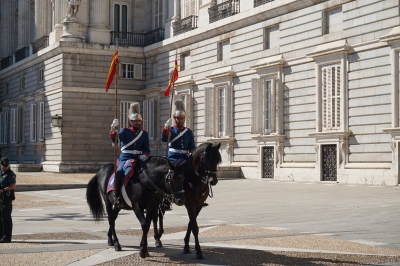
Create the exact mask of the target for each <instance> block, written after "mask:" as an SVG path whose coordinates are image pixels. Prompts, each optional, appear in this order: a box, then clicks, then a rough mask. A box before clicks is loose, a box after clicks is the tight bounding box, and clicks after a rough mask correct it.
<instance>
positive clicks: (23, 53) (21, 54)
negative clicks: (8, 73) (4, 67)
mask: <svg viewBox="0 0 400 266" xmlns="http://www.w3.org/2000/svg"><path fill="white" fill-rule="evenodd" d="M28 56H29V47H23V48H21V49H19V50H18V51H16V52H15V63H17V62H18V61H21V60H22V59H24V58H27V57H28Z"/></svg>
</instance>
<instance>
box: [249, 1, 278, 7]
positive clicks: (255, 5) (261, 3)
mask: <svg viewBox="0 0 400 266" xmlns="http://www.w3.org/2000/svg"><path fill="white" fill-rule="evenodd" d="M273 1H274V0H254V7H257V6H261V5H263V4H266V3H269V2H273Z"/></svg>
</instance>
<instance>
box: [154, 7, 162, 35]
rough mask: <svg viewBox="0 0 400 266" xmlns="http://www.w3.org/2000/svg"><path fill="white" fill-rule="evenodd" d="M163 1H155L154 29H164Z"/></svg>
mask: <svg viewBox="0 0 400 266" xmlns="http://www.w3.org/2000/svg"><path fill="white" fill-rule="evenodd" d="M162 12H163V0H154V29H158V28H163V26H164V25H163V23H162V17H163V14H162Z"/></svg>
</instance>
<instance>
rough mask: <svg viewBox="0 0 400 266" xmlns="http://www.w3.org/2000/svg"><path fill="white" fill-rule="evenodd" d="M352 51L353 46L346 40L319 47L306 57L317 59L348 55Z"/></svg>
mask: <svg viewBox="0 0 400 266" xmlns="http://www.w3.org/2000/svg"><path fill="white" fill-rule="evenodd" d="M350 49H351V46H350V45H349V44H348V43H347V41H346V40H339V41H335V42H330V43H324V44H321V45H318V46H317V48H315V49H314V50H313V51H312V52H310V53H308V54H306V56H307V57H312V58H317V57H321V56H327V55H332V54H337V53H347V52H349V50H350Z"/></svg>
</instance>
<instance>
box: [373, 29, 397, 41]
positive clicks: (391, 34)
mask: <svg viewBox="0 0 400 266" xmlns="http://www.w3.org/2000/svg"><path fill="white" fill-rule="evenodd" d="M378 39H379V40H380V41H381V42H387V43H391V42H396V41H400V26H399V27H394V28H393V29H392V30H391V31H390V32H389V33H388V34H386V35H383V36H381V37H378Z"/></svg>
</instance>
